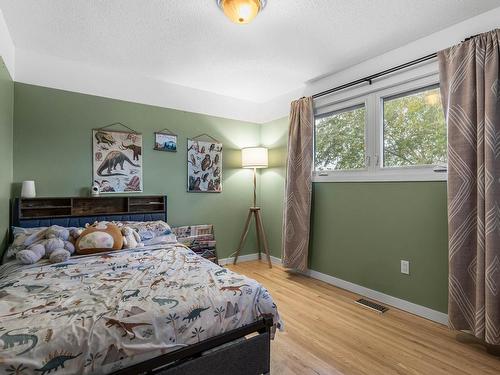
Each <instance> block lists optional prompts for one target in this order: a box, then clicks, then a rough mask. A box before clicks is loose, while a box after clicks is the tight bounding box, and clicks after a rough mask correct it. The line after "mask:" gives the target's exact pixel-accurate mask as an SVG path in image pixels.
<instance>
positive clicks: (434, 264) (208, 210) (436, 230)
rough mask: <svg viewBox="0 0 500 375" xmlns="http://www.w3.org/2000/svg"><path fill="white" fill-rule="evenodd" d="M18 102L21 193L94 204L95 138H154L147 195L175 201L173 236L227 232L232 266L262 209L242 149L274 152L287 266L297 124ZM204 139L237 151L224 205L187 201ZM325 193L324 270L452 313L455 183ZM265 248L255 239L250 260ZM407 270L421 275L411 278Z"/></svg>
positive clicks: (271, 181)
mask: <svg viewBox="0 0 500 375" xmlns="http://www.w3.org/2000/svg"><path fill="white" fill-rule="evenodd" d="M7 86H8V85H7ZM14 102H15V111H14V112H15V113H14V124H15V126H14V181H15V182H17V183H19V182H21V181H23V180H25V179H35V180H36V183H37V190H38V193H39V195H40V196H58V195H59V196H61V195H81V194H88V186H89V185H90V182H91V157H90V155H91V129H92V128H95V127H99V126H103V125H106V124H109V123H112V122H116V121H120V122H123V123H125V124H128V125H129V126H131V127H133V128H135V129H136V130H137V131H139V132H141V133H143V135H144V145H143V146H144V155H143V156H144V187H145V193H146V194H167V195H168V196H169V214H170V219H169V221H170V222H171V224H173V225H184V224H197V223H213V224H215V227H216V235H217V240H218V250H219V256H220V257H227V256H229V255H230V254H231V253H232V252H233V251H234V250H235V248H236V246H237V244H238V239H239V235H240V233H241V230H242V229H243V228H242V226H243V220H244V218H245V215H246V213H247V210H248V207H249V205H250V204H251V198H252V196H251V195H252V190H251V189H252V184H251V182H252V181H251V173H252V172H251V170H244V169H241V168H240V152H239V149H240V148H241V147H245V146H254V145H258V144H263V145H265V146H267V147H269V149H270V151H269V159H270V168H268V169H265V170H262V171H259V179H258V189H259V193H260V194H259V196H260V198H259V204H260V205H261V206H262V210H263V220H264V225H265V227H266V232H267V236H268V240H269V247H270V250H271V253H272V255H274V256H276V257H280V256H281V226H282V209H283V192H284V179H285V161H286V144H287V136H288V119H287V118H283V119H280V120H276V121H273V122H270V123H268V124H263V125H262V126H258V125H255V124H251V123H245V122H239V121H232V120H227V119H222V118H216V117H211V116H205V115H200V114H194V113H188V112H182V111H176V110H171V109H165V108H159V107H153V106H147V105H142V104H135V103H129V102H123V101H119V100H112V99H106V98H101V97H96V96H90V95H83V94H77V93H70V92H66V91H60V90H53V89H48V88H43V87H38V86H30V85H25V84H18V83H16V84H15V89H14ZM165 127H168V128H169V129H171V130H173V131H175V132H177V133H178V134H179V152H177V153H164V152H157V151H153V150H152V147H153V132H154V131H155V130H159V129H162V128H165ZM203 132H206V133H209V134H211V135H213V136H215V137H217V138H219V139H220V140H221V141H222V142H223V143H224V145H225V153H224V180H223V184H224V191H223V193H222V194H188V193H186V160H185V159H186V151H185V149H186V137H188V136H195V135H198V134H200V133H203ZM7 148H9V145H8V144H7ZM6 165H7V167H8V165H9V164H8V163H7V164H6ZM14 194H18V190H17V191H15V193H14ZM313 194H314V196H313V199H314V203H313V214H312V235H311V250H310V254H311V258H310V265H311V268H312V269H313V270H316V271H319V272H323V273H325V274H329V275H332V276H335V277H339V278H341V279H344V280H347V281H351V282H353V283H356V284H359V285H363V286H365V287H368V288H371V289H375V290H378V291H381V292H383V293H387V294H389V295H392V296H395V297H398V298H402V299H405V300H408V301H411V302H414V303H417V304H420V305H423V306H427V307H430V308H432V309H436V310H439V311H443V312H446V306H447V220H446V184H445V183H443V182H405V183H316V184H314V189H313ZM4 225H5V224H4ZM252 234H253V233H252ZM254 249H255V240H254V236H253V235H252V236H250V237H249V241H248V245H247V246H246V248H245V252H244V253H250V252H253V251H254ZM401 259H407V260H410V262H411V275H409V276H406V275H402V274H401V273H400V272H399V262H400V260H401Z"/></svg>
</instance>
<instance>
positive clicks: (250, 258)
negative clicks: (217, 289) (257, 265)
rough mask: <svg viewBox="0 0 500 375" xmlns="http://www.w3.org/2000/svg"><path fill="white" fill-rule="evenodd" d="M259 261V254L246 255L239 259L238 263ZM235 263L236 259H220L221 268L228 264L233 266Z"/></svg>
mask: <svg viewBox="0 0 500 375" xmlns="http://www.w3.org/2000/svg"><path fill="white" fill-rule="evenodd" d="M257 259H259V254H257V253H253V254H245V255H240V256H239V257H238V262H251V261H253V260H257ZM233 262H234V257H229V258H222V259H219V265H221V266H225V265H226V264H233Z"/></svg>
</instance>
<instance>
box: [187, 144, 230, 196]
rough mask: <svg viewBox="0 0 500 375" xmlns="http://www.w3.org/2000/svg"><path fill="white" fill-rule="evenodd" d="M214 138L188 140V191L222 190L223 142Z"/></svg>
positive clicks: (208, 191) (214, 191)
mask: <svg viewBox="0 0 500 375" xmlns="http://www.w3.org/2000/svg"><path fill="white" fill-rule="evenodd" d="M210 138H212V140H207V141H205V140H199V139H196V138H188V140H187V172H188V173H187V191H188V193H221V192H222V148H223V146H222V143H220V142H218V141H217V140H216V139H215V138H213V137H210Z"/></svg>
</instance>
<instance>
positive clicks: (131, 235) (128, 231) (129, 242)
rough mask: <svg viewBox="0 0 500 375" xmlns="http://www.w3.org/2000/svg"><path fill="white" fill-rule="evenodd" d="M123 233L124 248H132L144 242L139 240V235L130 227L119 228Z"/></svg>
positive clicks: (140, 245)
mask: <svg viewBox="0 0 500 375" xmlns="http://www.w3.org/2000/svg"><path fill="white" fill-rule="evenodd" d="M121 231H122V235H123V248H124V249H134V248H136V247H142V246H144V244H143V243H142V242H141V236H139V233H137V232H136V231H135V230H134V229H132V228H130V227H126V226H125V227H122V228H121Z"/></svg>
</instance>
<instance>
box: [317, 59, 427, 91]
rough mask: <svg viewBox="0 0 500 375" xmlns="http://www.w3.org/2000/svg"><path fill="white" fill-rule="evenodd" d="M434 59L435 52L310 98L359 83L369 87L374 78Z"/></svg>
mask: <svg viewBox="0 0 500 375" xmlns="http://www.w3.org/2000/svg"><path fill="white" fill-rule="evenodd" d="M436 57H437V53H436V52H435V53H431V54H430V55H427V56H424V57H420V58H419V59H415V60H412V61H409V62H407V63H404V64H401V65H398V66H395V67H393V68H390V69H386V70H383V71H381V72H378V73H375V74H372V75H369V76H367V77H364V78H360V79H357V80H355V81H352V82H349V83H345V84H343V85H340V86H337V87H334V88H332V89H328V90H325V91H322V92H320V93H317V94H314V95H313V96H312V98H313V99H317V98H319V97H322V96H325V95H329V94H332V93H334V92H337V91H340V90H344V89H347V88H349V87H352V86H357V85H359V84H361V83H365V82H368V84H370V85H371V84H372V81H373V80H374V79H376V78H380V77H382V76H385V75H387V74H391V73H394V72H397V71H398V70H402V69H406V68H409V67H410V66H413V65H417V64H420V63H423V62H425V61H428V60H432V59H434V58H436Z"/></svg>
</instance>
